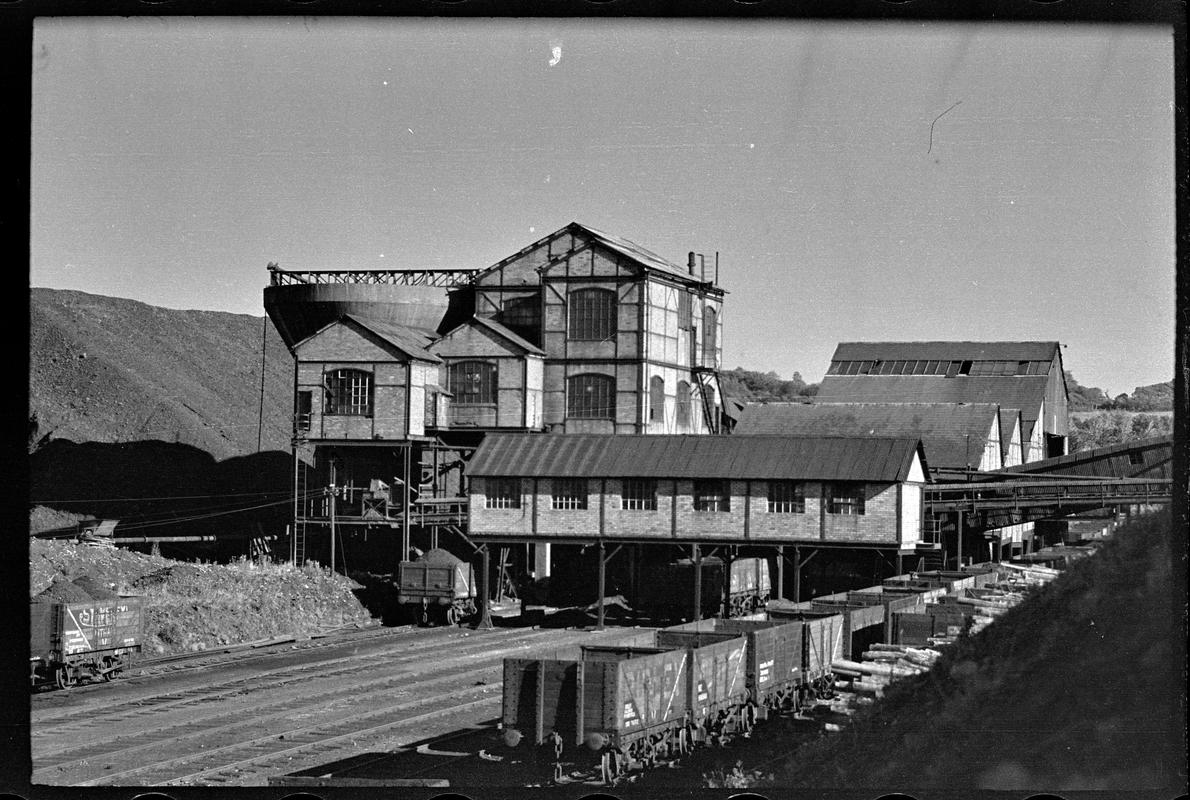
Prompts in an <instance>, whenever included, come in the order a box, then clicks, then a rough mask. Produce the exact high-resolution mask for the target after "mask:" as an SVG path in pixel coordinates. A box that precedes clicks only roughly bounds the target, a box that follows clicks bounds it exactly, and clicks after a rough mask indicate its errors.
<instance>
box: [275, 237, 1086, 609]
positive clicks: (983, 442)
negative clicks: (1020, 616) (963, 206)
mask: <svg viewBox="0 0 1190 800" xmlns="http://www.w3.org/2000/svg"><path fill="white" fill-rule="evenodd" d="M269 269H270V285H269V286H268V287H267V288H266V289H265V292H264V304H265V309H266V311H267V312H268V314H269V317H270V318H271V319H272V321H273V323H274V324H275V326H276V327H277V329H278V331H279V332H280V333H281V335H282V337H283V339H284V341H285V342H286V345H287V346H288V348H289V349H290V351H291V353H292V354H293V356H294V363H295V367H294V369H295V371H294V398H293V400H294V443H293V444H294V448H293V449H294V460H293V463H294V482H293V492H294V525H293V531H292V533H293V535H292V537H291V540H292V545H291V555H292V557H293V558H294V560H295V561H299V562H300V561H302V560H304V559H305V558H306V557H307V555H309V556H310V557H315V558H318V559H319V560H320V561H324V562H325V561H327V560H328V555H329V560H330V562H331V563H332V564H333V563H334V560H335V554H336V552H340V553H341V552H342V547H343V545H344V544H346V545H348V547H349V548H350V546H352V542H353V541H354V542H355V543H356V545H358V542H359V540H360V539H367V536H368V532H369V531H370V530H374V529H375V528H377V527H380V528H387V529H389V530H390V531H391V532H392V533H395V534H398V535H399V537H400V544H399V546H398V545H397V544H396V540H395V538H394V537H383V536H380V537H378V536H373V537H372V540H371V541H372V544H371V545H370V546H371V547H372V548H373V550H374V551H375V555H374V557H370V560H372V561H373V562H374V563H383V567H382V568H381V569H382V571H383V569H386V568H387V569H391V568H392V567H395V563H396V561H398V560H401V559H402V558H406V557H408V555H409V554H411V553H413V552H415V550H416V549H418V548H423V549H424V548H426V547H437V546H439V541H438V539H439V536H440V535H441V534H446V535H447V536H448V538H447V539H445V540H444V542H443V544H444V545H445V546H448V547H452V548H454V549H456V550H457V551H458V554H459V555H460V556H463V557H469V556H470V555H471V553H472V552H474V549H475V548H477V547H478V548H479V549H480V550H481V551H483V552H484V553H486V552H487V548H488V546H489V545H493V546H496V545H498V546H499V547H501V548H502V554H501V559H500V561H501V563H507V564H512V566H513V569H514V570H518V569H519V570H522V571H525V572H535V573H536V575H537V576H538V577H541V576H543V575H548V574H550V573H551V571H552V570H553V569H554V568H555V567H556V566H557V565H558V563H560V562H567V561H569V562H573V563H580V562H581V561H582V559H581V558H580V557H579V555H580V554H581V553H582V552H584V548H585V547H588V546H589V545H591V544H592V543H596V544H597V545H598V548H599V551H600V553H602V552H603V543H604V542H605V541H606V542H608V543H618V544H619V545H620V546H625V547H629V548H630V549H632V550H633V551H634V552H635V551H637V550H640V551H641V552H642V553H643V550H647V549H648V548H651V547H652V548H654V550H655V552H654V554H653V555H652V556H649V555H647V554H645V555H642V556H641V558H640V559H634V561H636V563H638V564H639V563H650V559H651V560H652V563H660V562H661V561H664V560H665V559H668V558H672V557H673V554H674V552H675V551H674V547H675V546H676V547H678V548H679V551H678V552H679V554H680V553H681V550H682V549H688V548H690V547H694V548H697V547H698V545H699V544H700V543H701V544H704V545H714V547H715V548H718V552H720V553H722V554H724V555H726V556H727V557H728V558H732V557H735V556H736V555H738V554H739V553H740V552H748V551H749V550H750V551H751V552H753V554H765V557H766V558H767V557H769V556H771V554H772V553H773V552H774V550H773V548H774V547H776V548H777V550H776V553H777V556H776V565H777V572H778V574H780V572H781V570H782V569H783V565H784V564H785V563H786V562H787V561H788V562H789V563H791V564H793V565H794V567H795V572H794V575H795V584H796V583H797V580H796V576H798V575H800V574H801V571H802V569H803V567H805V566H806V565H807V564H808V563H809V562H810V560H811V559H812V558H813V557H814V556H816V555H818V554H820V553H828V554H830V555H829V557H819V558H818V559H817V561H816V562H815V564H814V565H813V567H812V568H811V569H810V570H809V572H807V578H808V583H809V584H810V585H811V590H813V588H814V585H815V584H817V586H818V587H820V588H825V589H829V590H832V591H833V590H835V589H836V588H838V587H839V586H841V585H843V584H844V583H846V580H845V579H844V578H839V577H838V576H837V575H836V576H835V577H832V575H833V574H834V573H832V570H836V572H837V571H838V570H837V569H836V567H837V565H838V564H842V563H844V562H847V561H848V559H850V563H851V567H848V569H850V570H851V572H850V573H848V574H850V575H852V577H855V576H857V575H858V578H857V579H858V580H860V581H861V582H866V583H870V582H871V581H872V579H873V578H875V579H879V578H880V577H881V575H882V574H884V573H887V574H894V573H893V570H896V571H897V572H900V571H901V569H902V564H901V561H902V559H903V558H904V557H906V556H913V557H914V558H915V559H916V561H915V562H911V563H912V564H913V565H915V566H918V567H921V566H941V563H940V562H938V561H936V560H935V561H933V562H931V561H930V559H936V558H937V557H938V554H939V551H941V550H942V545H941V539H942V538H943V531H942V528H941V527H940V522H939V521H938V520H935V519H930V515H929V513H928V508H927V506H928V503H926V502H925V501H923V494H924V493H925V490H924V489H923V487H926V488H928V487H929V486H930V485H931V484H932V483H933V482H937V481H944V480H954V479H955V477H954V476H956V475H958V474H960V473H965V474H967V475H978V474H985V475H986V474H988V473H994V472H996V471H998V470H1002V469H1005V468H1008V467H1014V466H1017V465H1022V464H1029V463H1032V462H1035V461H1037V460H1038V459H1041V458H1044V457H1046V456H1057V455H1061V454H1063V453H1065V451H1066V436H1067V433H1068V427H1067V396H1066V385H1065V380H1064V373H1063V369H1062V359H1061V352H1060V346H1059V345H1058V343H1057V342H845V343H842V344H840V345H839V346H838V347H837V349H836V351H835V353H834V356H833V357H832V360H831V363H830V367H829V369H828V372H827V375H826V377H825V379H824V380H823V382H822V384H821V388H820V391H819V393H818V396H817V397H816V398H814V399H813V401H812V402H811V403H808V404H800V403H794V404H767V405H750V406H747V407H744V408H742V409H741V408H740V406H739V404H738V403H737V402H735V401H733V400H732V399H731V398H727V397H725V396H724V395H723V392H722V389H721V386H720V383H719V370H720V367H721V343H722V338H723V310H724V309H723V306H724V300H725V296H726V293H725V292H724V291H723V289H722V288H720V286H719V282H718V257H717V254H716V256H715V257H714V258H713V259H712V260H711V262H710V264H708V263H707V259H706V258H705V257H704V256H701V255H698V254H696V253H689V254H688V256H687V259H686V263H685V264H684V265H682V266H679V265H678V264H676V263H674V262H671V261H668V260H666V259H664V258H662V257H661V256H658V255H657V254H655V253H652V252H650V251H649V250H647V249H645V248H644V247H641V246H640V245H637V244H635V243H633V242H630V241H627V240H625V239H622V238H619V237H617V236H613V235H611V234H607V233H603V232H600V231H597V230H595V229H593V228H590V227H587V226H584V225H581V224H579V223H571V224H569V225H567V226H565V227H563V228H561V229H559V230H557V231H555V232H554V233H551V234H550V235H548V236H545V237H543V238H541V239H539V240H537V241H535V242H533V243H532V244H530V245H528V246H527V247H525V248H523V249H522V250H520V251H519V252H517V253H513V254H512V255H510V256H508V257H507V258H504V259H502V260H501V261H499V262H497V263H495V264H493V265H491V266H489V267H486V268H476V269H457V270H392V271H355V270H314V271H301V272H297V271H289V270H285V269H282V268H281V267H279V266H277V265H274V264H271V265H269ZM725 422H727V423H729V424H726V425H725V424H724V423H725ZM729 432H730V435H715V434H728V433H729ZM946 476H950V477H949V478H948V477H946ZM1021 530H1023V529H1022V528H1021V527H1020V526H1017V527H1016V528H1013V529H1011V530H1008V529H1005V531H1004V533H1003V534H1002V536H1003V537H1004V538H1005V539H1006V540H1008V541H1011V542H1015V543H1017V544H1020V543H1022V542H1023V544H1024V547H1025V548H1026V549H1027V547H1028V542H1027V540H1023V538H1022V537H1021V536H1020V532H1021ZM956 535H957V534H956ZM308 537H309V539H310V541H309V543H308V542H307V538H308ZM551 544H559V545H564V546H565V547H563V548H559V549H557V550H556V551H553V552H552V551H551V549H550V545H551ZM787 547H790V548H792V550H793V551H794V552H793V557H792V558H789V556H788V555H782V552H783V550H784V549H785V548H787ZM658 553H660V554H662V555H657V554H658ZM800 553H806V556H805V557H804V558H803V557H802V556H801V555H800ZM857 554H858V555H857ZM694 555H695V557H697V551H695V553H694ZM942 555H943V557H944V555H945V553H944V551H943V552H942ZM506 557H507V559H508V561H506ZM857 558H858V561H857ZM600 559H601V561H600V563H601V564H602V563H603V560H604V557H603V555H600ZM357 563H358V562H357ZM856 564H860V566H859V567H856V566H855V565H856ZM500 569H503V567H501V568H500ZM839 569H842V568H839ZM857 569H858V572H857V571H856V570H857ZM814 570H817V574H815V573H814ZM860 573H862V574H860ZM865 585H866V584H865ZM776 592H777V593H778V595H780V593H781V592H782V587H781V583H780V580H778V586H777V587H776Z"/></svg>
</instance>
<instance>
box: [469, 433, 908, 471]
mask: <svg viewBox="0 0 1190 800" xmlns="http://www.w3.org/2000/svg"><path fill="white" fill-rule="evenodd" d="M921 452H922V451H921V442H920V441H919V440H918V439H917V438H912V437H906V438H893V437H875V436H868V437H844V436H738V435H732V436H698V435H659V436H649V435H617V434H534V433H493V434H488V435H487V436H485V437H484V439H483V442H482V443H481V444H480V445H479V448H478V450H476V452H475V455H474V456H473V457H472V459H471V460H470V461H469V462H468V464H467V474H468V475H473V476H493V477H500V476H502V477H558V478H568V477H573V478H583V477H586V478H735V479H739V480H748V479H754V480H766V479H767V480H780V479H789V480H854V481H870V482H888V483H891V482H895V481H900V480H904V479H905V478H906V477H907V476H908V474H909V470H910V467H911V466H912V463H913V456H914V454H921ZM922 468H923V469H926V465H925V464H924V463H923V464H922Z"/></svg>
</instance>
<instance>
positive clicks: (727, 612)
mask: <svg viewBox="0 0 1190 800" xmlns="http://www.w3.org/2000/svg"><path fill="white" fill-rule="evenodd" d="M734 560H735V548H734V547H725V548H723V599H722V602H721V603H720V605H721V606H723V611H722V613H723V618H724V619H728V618H730V617H731V562H732V561H734Z"/></svg>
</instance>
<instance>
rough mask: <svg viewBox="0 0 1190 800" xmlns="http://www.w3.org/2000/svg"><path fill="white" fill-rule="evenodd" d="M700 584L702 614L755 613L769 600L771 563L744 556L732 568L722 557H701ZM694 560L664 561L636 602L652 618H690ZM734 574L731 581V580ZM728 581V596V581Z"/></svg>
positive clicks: (638, 593) (668, 619)
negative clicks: (725, 585)
mask: <svg viewBox="0 0 1190 800" xmlns="http://www.w3.org/2000/svg"><path fill="white" fill-rule="evenodd" d="M699 564H700V568H701V572H702V575H701V582H700V585H699V597H700V601H701V602H700V610H701V612H702V613H701V616H702V617H717V616H720V615H721V614H723V613H724V604H725V603H726V616H731V617H738V616H743V615H746V614H751V613H753V612H754V611H756V609H757V608H761V607H763V606H764V604H765V603H766V602H767V601H768V599H769V595H770V593H771V592H772V583H771V581H770V579H769V564H768V560H767V559H764V558H740V559H735V560H734V561H732V562H731V567H730V570H729V569H728V567H727V565H726V564H725V563H724V562H723V560H722V559H720V558H716V557H714V556H711V557H708V558H704V559H701V560H700V562H699ZM694 578H695V567H694V561H693V560H692V559H689V558H682V559H678V560H676V561H673V562H670V563H669V564H663V565H661V566H660V567H658V568H657V569H656V570H654V571H653V572H652V573H651V574H650V575H649V579H648V580H647V581H643V582H642V583H641V585H640V586H639V588H638V589H637V596H636V597H635V598H634V599H635V605H636V607H637V608H639V609H641V610H642V611H643V612H644V613H645V615H646V616H648V617H649V619H652V620H658V621H662V620H664V621H673V620H687V619H690V618H691V617H692V616H693V615H692V614H691V611H692V606H693V599H694ZM728 578H730V582H727V581H728ZM725 582H727V587H726V588H727V591H726V597H724V588H725V587H724V584H725Z"/></svg>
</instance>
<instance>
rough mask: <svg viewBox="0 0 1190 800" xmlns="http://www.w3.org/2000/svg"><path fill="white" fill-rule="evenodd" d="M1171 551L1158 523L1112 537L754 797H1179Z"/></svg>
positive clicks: (811, 749)
mask: <svg viewBox="0 0 1190 800" xmlns="http://www.w3.org/2000/svg"><path fill="white" fill-rule="evenodd" d="M1176 546H1177V547H1179V548H1181V547H1183V546H1184V545H1183V543H1182V542H1181V541H1180V540H1179V542H1178V543H1177V545H1176ZM1170 547H1171V533H1170V523H1169V519H1168V517H1167V516H1166V515H1164V514H1162V515H1158V516H1154V517H1150V518H1146V519H1143V520H1141V521H1139V522H1137V523H1134V524H1132V525H1130V526H1126V527H1123V528H1121V529H1120V530H1119V531H1118V532H1117V533H1116V534H1115V535H1114V537H1113V538H1112V539H1111V540H1109V541H1108V542H1107V543H1106V544H1105V545H1104V547H1103V548H1102V549H1101V551H1100V552H1099V553H1098V554H1096V555H1095V556H1094V557H1092V558H1086V559H1082V560H1081V561H1079V562H1077V563H1075V564H1072V565H1071V567H1070V568H1069V569H1068V570H1067V571H1066V572H1065V573H1064V574H1063V575H1062V576H1060V577H1059V578H1058V579H1056V580H1054V581H1053V582H1052V583H1051V584H1049V585H1048V586H1047V587H1045V588H1043V589H1040V590H1038V591H1037V592H1035V593H1034V594H1031V595H1030V596H1029V597H1028V598H1027V599H1026V600H1025V601H1024V602H1022V603H1020V604H1019V605H1017V606H1015V607H1013V608H1012V609H1010V610H1008V611H1007V612H1005V613H1004V614H1002V615H1000V616H999V617H998V618H997V620H996V622H995V624H993V625H989V626H988V627H987V628H986V629H985V630H983V631H982V632H980V633H979V634H978V635H975V636H972V637H969V638H967V637H965V638H962V639H960V640H959V641H958V642H956V643H955V645H954V646H953V647H951V648H948V649H947V652H946V653H945V654H944V655H943V656H942V657H941V658H940V659H938V663H937V665H936V666H935V668H934V669H933V670H932V671H931V672H929V673H928V674H925V675H921V676H918V677H914V678H907V679H905V680H904V681H902V682H900V683H898V684H894V685H893V686H891V687H889V688H888V689H887V690H886V694H885V697H884V698H883V700H880V701H877V702H876V703H873V704H871V705H869V706H867V707H866V708H865V710H863V711H861V712H859V713H856V714H855V715H854V717H853V718H852V720H851V721H850V722H849V724H847V725H846V726H843V727H842V730H841V731H840V732H839V733H837V734H833V735H831V736H829V737H827V738H822V739H819V740H817V741H815V742H813V743H811V744H808V745H806V746H803V747H802V748H800V749H798V750H797V751H796V752H795V753H793V754H791V756H789V757H786V758H784V759H782V760H779V761H770V762H769V763H768V764H767V765H766V766H765V768H764V769H763V774H764V777H763V778H761V779H760V780H754V781H752V785H771V786H812V787H816V788H817V787H821V788H839V789H853V788H861V787H862V788H872V787H875V788H879V789H881V790H883V791H893V790H896V791H900V792H910V793H914V792H917V793H918V796H921V795H920V792H919V790H920V789H922V788H928V787H946V789H947V791H949V792H957V793H959V794H962V793H964V791H965V790H966V791H970V790H1001V789H1003V790H1009V789H1014V790H1032V791H1058V792H1065V791H1074V790H1083V789H1087V790H1118V789H1128V790H1136V789H1154V790H1162V791H1169V790H1171V789H1176V791H1173V794H1170V795H1168V796H1171V797H1172V796H1174V795H1176V794H1177V793H1178V792H1184V791H1185V781H1186V772H1185V767H1186V763H1185V750H1184V744H1183V741H1182V740H1181V738H1180V735H1179V733H1178V732H1179V731H1180V730H1181V729H1182V720H1183V714H1184V708H1185V704H1184V703H1185V692H1184V688H1183V685H1182V683H1181V681H1180V680H1178V675H1179V674H1180V671H1181V668H1182V667H1184V665H1185V650H1184V649H1183V647H1182V646H1181V645H1180V643H1181V642H1184V636H1180V635H1176V631H1175V625H1174V620H1175V619H1177V618H1180V614H1179V615H1175V613H1174V606H1175V604H1173V603H1171V597H1172V596H1174V595H1175V588H1176V589H1177V591H1178V592H1179V594H1177V597H1180V598H1181V600H1180V601H1179V603H1177V604H1176V605H1178V607H1180V608H1184V606H1183V605H1181V603H1184V598H1185V594H1184V590H1185V587H1174V586H1173V585H1172V578H1171V569H1170V564H1171V558H1170ZM1175 641H1176V642H1179V645H1175ZM770 771H771V772H770ZM1179 787H1180V788H1179Z"/></svg>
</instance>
